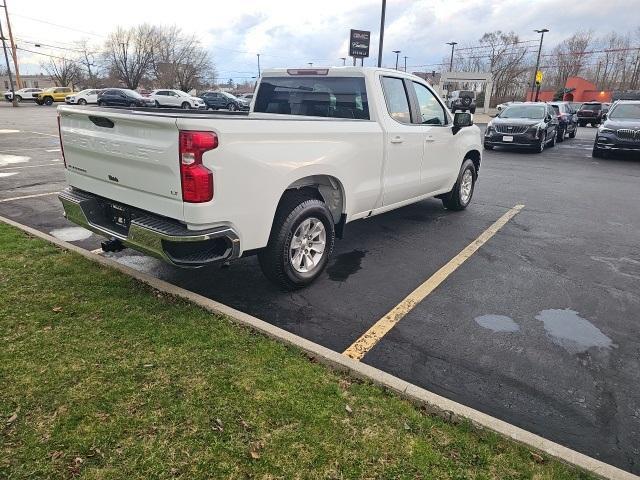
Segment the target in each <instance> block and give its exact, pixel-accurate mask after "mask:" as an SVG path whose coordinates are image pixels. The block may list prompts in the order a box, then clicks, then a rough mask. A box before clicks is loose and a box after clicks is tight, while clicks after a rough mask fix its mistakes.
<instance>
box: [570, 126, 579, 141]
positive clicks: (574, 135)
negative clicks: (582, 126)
mask: <svg viewBox="0 0 640 480" xmlns="http://www.w3.org/2000/svg"><path fill="white" fill-rule="evenodd" d="M576 133H578V126H577V125H576V128H574V129H573V131H571V132H569V138H576Z"/></svg>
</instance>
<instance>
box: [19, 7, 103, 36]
mask: <svg viewBox="0 0 640 480" xmlns="http://www.w3.org/2000/svg"><path fill="white" fill-rule="evenodd" d="M9 16H11V17H20V18H26V19H28V20H32V21H34V22H40V23H45V24H47V25H52V26H54V27H58V28H64V29H66V30H73V31H74V32H79V33H84V34H87V35H93V36H94V37H100V38H107V37H106V36H105V35H100V34H97V33H94V32H87V31H86V30H80V29H78V28H73V27H68V26H66V25H60V24H59V23H53V22H48V21H46V20H40V19H39V18H33V17H29V16H27V15H20V14H18V13H11V14H9Z"/></svg>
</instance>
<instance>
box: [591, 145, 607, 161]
mask: <svg viewBox="0 0 640 480" xmlns="http://www.w3.org/2000/svg"><path fill="white" fill-rule="evenodd" d="M591 156H592V157H593V158H605V157H606V153H605V152H604V150H602V149H601V148H598V147H596V145H595V144H594V145H593V150H592V151H591Z"/></svg>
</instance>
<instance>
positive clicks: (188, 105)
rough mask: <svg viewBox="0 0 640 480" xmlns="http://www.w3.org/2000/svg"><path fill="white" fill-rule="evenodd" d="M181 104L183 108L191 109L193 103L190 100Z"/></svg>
mask: <svg viewBox="0 0 640 480" xmlns="http://www.w3.org/2000/svg"><path fill="white" fill-rule="evenodd" d="M180 106H181V107H182V109H183V110H189V109H190V108H191V104H190V103H189V102H182V105H180Z"/></svg>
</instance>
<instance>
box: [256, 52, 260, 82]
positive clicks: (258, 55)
mask: <svg viewBox="0 0 640 480" xmlns="http://www.w3.org/2000/svg"><path fill="white" fill-rule="evenodd" d="M256 56H257V57H258V77H260V54H259V53H256Z"/></svg>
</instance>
